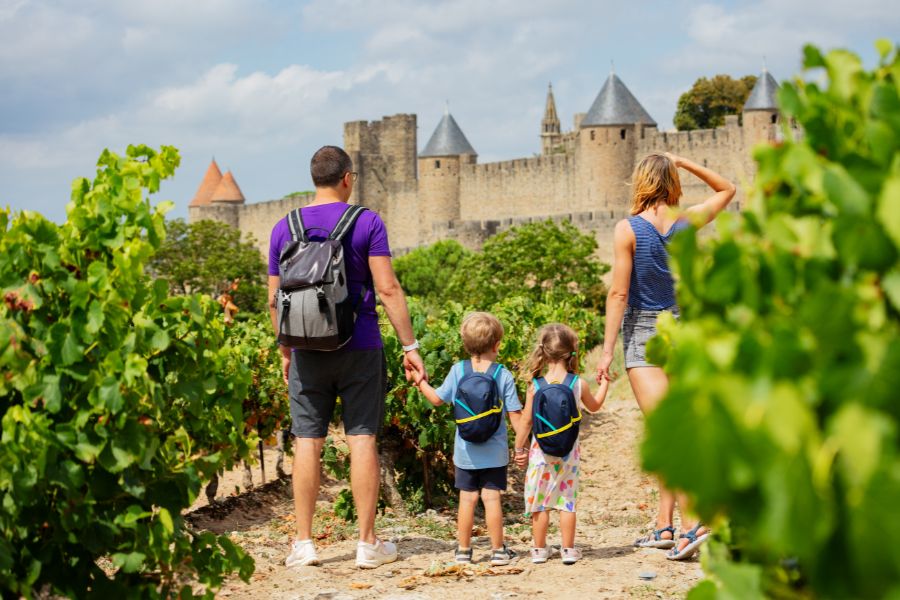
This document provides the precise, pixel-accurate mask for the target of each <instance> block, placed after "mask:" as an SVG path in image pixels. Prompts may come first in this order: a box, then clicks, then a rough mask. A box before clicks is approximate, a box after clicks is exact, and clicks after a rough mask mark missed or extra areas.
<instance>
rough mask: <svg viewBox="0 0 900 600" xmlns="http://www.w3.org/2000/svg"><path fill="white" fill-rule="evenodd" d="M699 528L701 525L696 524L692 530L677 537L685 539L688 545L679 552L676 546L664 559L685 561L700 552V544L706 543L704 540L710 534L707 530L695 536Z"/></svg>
mask: <svg viewBox="0 0 900 600" xmlns="http://www.w3.org/2000/svg"><path fill="white" fill-rule="evenodd" d="M701 527H703V523H697V525H696V526H695V527H694V528H693V529H691V530H690V531H688V532H687V533H682V534H681V535H679V536H678V537H679V538H686V539H687V540H688V542H689V543H688V545H687V546H685V547H684V548H682V549H681V550H679V549H678V547H677V546H676V547H674V548H672V551H671V552H669V553H667V554H666V558H668V559H669V560H687V559H689V558H691V557H692V556H694V555H695V554H697V552H699V551H700V546H701V544H703V542H705V541H706V538H708V537H709V533H710V532H709V530H708V529H707V530H706V533H704V534H701V535H697V531H699V530H700V528H701Z"/></svg>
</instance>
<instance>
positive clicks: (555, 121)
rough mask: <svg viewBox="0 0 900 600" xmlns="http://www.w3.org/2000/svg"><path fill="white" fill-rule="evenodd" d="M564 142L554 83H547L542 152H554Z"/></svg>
mask: <svg viewBox="0 0 900 600" xmlns="http://www.w3.org/2000/svg"><path fill="white" fill-rule="evenodd" d="M560 144H562V132H561V130H560V124H559V116H558V115H557V114H556V100H555V99H554V98H553V85H552V84H548V85H547V104H546V106H545V107H544V118H543V119H542V120H541V154H544V155H547V154H551V153H553V151H554V149H556V148H558V147H559V146H560Z"/></svg>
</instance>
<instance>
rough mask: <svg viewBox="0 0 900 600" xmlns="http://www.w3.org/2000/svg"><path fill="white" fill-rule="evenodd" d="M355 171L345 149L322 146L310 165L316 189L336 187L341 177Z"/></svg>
mask: <svg viewBox="0 0 900 600" xmlns="http://www.w3.org/2000/svg"><path fill="white" fill-rule="evenodd" d="M352 170H353V161H352V160H350V155H349V154H347V153H346V152H344V149H343V148H338V147H337V146H322V147H321V148H319V149H318V150H317V151H316V153H315V154H313V157H312V160H311V161H310V163H309V171H310V173H311V174H312V180H313V185H315V186H316V187H334V186H336V185H337V184H338V183H340V181H341V177H343V176H344V175H345V174H347V173H348V172H350V171H352Z"/></svg>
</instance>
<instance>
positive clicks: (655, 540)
mask: <svg viewBox="0 0 900 600" xmlns="http://www.w3.org/2000/svg"><path fill="white" fill-rule="evenodd" d="M666 531H668V532H669V533H671V534H672V537H671V538H669V539H666V538H664V537H663V536H662V534H663V532H666ZM634 545H635V546H637V547H638V548H659V549H660V550H668V549H669V548H674V547H675V528H674V527H672V526H671V525H669V526H667V527H663V528H662V529H654V530H653V533H650V534H648V535H645V536H644V537H642V538H638V539H636V540H634Z"/></svg>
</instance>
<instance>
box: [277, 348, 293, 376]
mask: <svg viewBox="0 0 900 600" xmlns="http://www.w3.org/2000/svg"><path fill="white" fill-rule="evenodd" d="M278 348H279V349H280V350H281V376H282V377H283V378H284V385H287V384H288V375H289V374H290V372H291V355H292V354H293V351H292V350H291V349H290V348H288V347H287V346H281V345H279V346H278Z"/></svg>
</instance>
